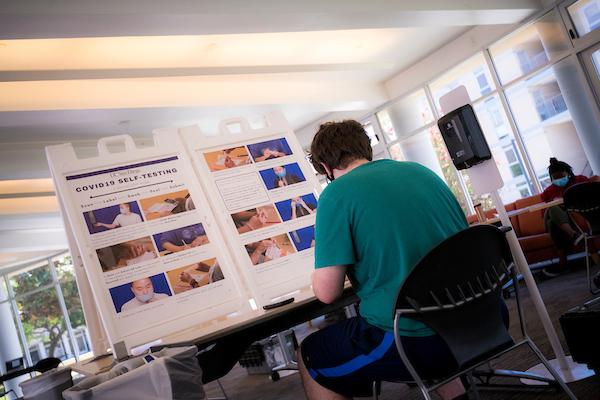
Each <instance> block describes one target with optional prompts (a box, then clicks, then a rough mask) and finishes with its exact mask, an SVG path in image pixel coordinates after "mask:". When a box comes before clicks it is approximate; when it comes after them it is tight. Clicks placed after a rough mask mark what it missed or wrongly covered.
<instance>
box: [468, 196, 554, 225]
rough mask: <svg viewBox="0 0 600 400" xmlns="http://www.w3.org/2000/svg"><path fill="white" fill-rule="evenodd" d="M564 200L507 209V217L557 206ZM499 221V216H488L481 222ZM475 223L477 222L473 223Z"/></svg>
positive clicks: (494, 222)
mask: <svg viewBox="0 0 600 400" xmlns="http://www.w3.org/2000/svg"><path fill="white" fill-rule="evenodd" d="M563 203H564V201H563V199H562V198H561V199H556V200H552V201H550V202H548V203H537V204H532V205H530V206H529V207H523V208H519V209H518V210H513V211H508V212H507V213H506V214H508V217H509V218H510V217H516V216H517V215H521V214H527V213H530V212H534V211H539V210H545V209H546V208H550V207H554V206H559V205H561V204H563ZM498 222H500V218H499V217H494V218H489V219H486V220H485V222H482V223H484V224H496V223H498ZM475 224H477V223H475Z"/></svg>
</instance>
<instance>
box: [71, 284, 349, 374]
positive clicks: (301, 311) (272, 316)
mask: <svg viewBox="0 0 600 400" xmlns="http://www.w3.org/2000/svg"><path fill="white" fill-rule="evenodd" d="M294 298H295V301H294V303H291V304H287V305H285V306H282V307H279V308H276V309H273V310H268V311H265V310H254V311H253V312H251V313H246V314H244V315H241V316H239V317H233V318H229V319H227V320H221V321H216V322H214V323H208V324H203V325H202V326H199V327H198V328H189V329H186V330H185V331H182V332H179V333H177V334H174V335H170V336H167V337H165V338H163V339H162V343H161V344H160V345H157V346H154V347H152V348H151V349H152V351H157V350H159V349H161V348H163V347H168V346H169V347H170V346H190V345H194V346H197V347H198V349H199V350H200V351H201V354H200V355H199V356H198V359H199V361H200V365H201V366H202V368H203V376H202V380H203V382H204V383H208V382H211V381H213V380H216V379H218V378H220V377H222V376H224V375H226V374H227V373H228V372H229V371H230V370H231V368H233V366H234V365H235V363H236V362H237V361H238V360H239V359H240V357H241V356H242V355H243V354H244V352H245V351H246V349H247V348H248V347H249V346H250V345H251V344H252V343H254V342H255V341H257V340H260V339H263V338H266V337H268V336H271V335H274V334H276V333H278V332H281V331H284V330H286V329H289V328H291V327H293V326H296V325H298V324H301V323H303V322H306V321H309V320H311V319H314V318H317V317H319V316H321V315H324V314H327V313H330V312H333V311H336V310H339V309H341V308H344V307H347V306H349V305H352V304H354V303H356V302H357V301H358V296H356V294H355V293H354V291H353V289H352V288H351V287H349V286H346V287H345V289H344V291H343V293H342V296H341V297H340V298H339V299H338V300H337V301H335V302H334V303H332V304H324V303H321V302H320V301H319V300H317V298H316V297H315V296H314V294H313V293H312V290H310V291H303V292H301V293H299V294H298V295H295V296H294ZM113 364H114V360H113V358H112V357H111V356H108V357H103V358H98V359H96V360H92V361H83V362H79V363H76V364H74V365H73V366H72V369H73V370H74V371H76V372H78V373H80V374H82V375H87V376H91V375H96V374H98V373H101V372H104V371H106V370H108V369H110V367H111V366H112V365H113Z"/></svg>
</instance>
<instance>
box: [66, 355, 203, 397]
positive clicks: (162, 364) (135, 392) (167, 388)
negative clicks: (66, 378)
mask: <svg viewBox="0 0 600 400" xmlns="http://www.w3.org/2000/svg"><path fill="white" fill-rule="evenodd" d="M197 354H198V350H197V348H196V347H195V346H190V347H179V348H165V349H162V350H160V351H159V352H156V353H152V354H151V355H150V357H149V356H148V355H146V356H140V357H135V358H132V359H129V360H127V361H123V362H121V363H119V364H117V365H115V366H114V367H113V368H112V369H111V370H110V371H108V372H105V373H103V374H99V375H96V376H93V377H90V378H87V379H84V380H83V381H81V382H80V383H79V384H77V385H75V386H73V387H72V388H70V389H68V390H65V391H64V392H63V398H64V399H65V400H88V399H89V400H118V399H124V400H136V399H144V400H203V399H205V398H206V397H205V394H204V389H203V387H202V369H201V368H200V365H199V364H198V360H197V359H196V355H197ZM145 359H146V361H145Z"/></svg>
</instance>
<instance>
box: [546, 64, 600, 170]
mask: <svg viewBox="0 0 600 400" xmlns="http://www.w3.org/2000/svg"><path fill="white" fill-rule="evenodd" d="M553 69H554V74H555V75H556V80H557V82H558V86H559V87H560V91H561V92H562V95H563V98H564V99H565V103H566V104H567V107H568V108H569V112H570V113H571V117H572V118H573V124H574V125H575V129H576V130H577V135H578V136H579V140H580V141H581V145H582V146H583V151H584V152H585V155H586V157H587V159H588V161H589V162H590V166H591V167H592V170H593V171H594V173H595V174H600V118H599V117H598V107H597V105H596V102H595V101H594V97H593V95H592V93H591V92H590V88H589V86H588V85H587V83H586V81H585V77H584V75H583V72H582V71H581V66H580V65H579V61H578V60H577V57H576V56H570V57H568V58H566V59H564V60H562V61H560V62H558V63H557V64H555V65H554V67H553Z"/></svg>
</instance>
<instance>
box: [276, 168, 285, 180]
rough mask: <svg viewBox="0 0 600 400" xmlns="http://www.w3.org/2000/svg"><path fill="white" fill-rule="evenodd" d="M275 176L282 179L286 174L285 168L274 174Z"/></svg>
mask: <svg viewBox="0 0 600 400" xmlns="http://www.w3.org/2000/svg"><path fill="white" fill-rule="evenodd" d="M275 174H277V176H278V177H280V178H283V177H284V176H285V174H286V172H285V168H284V169H282V170H281V171H277V172H275Z"/></svg>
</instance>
